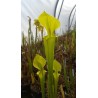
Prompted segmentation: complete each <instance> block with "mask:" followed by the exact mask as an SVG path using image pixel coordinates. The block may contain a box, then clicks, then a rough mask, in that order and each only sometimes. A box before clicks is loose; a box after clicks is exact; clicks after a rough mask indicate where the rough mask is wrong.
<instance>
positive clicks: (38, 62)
mask: <svg viewBox="0 0 98 98" xmlns="http://www.w3.org/2000/svg"><path fill="white" fill-rule="evenodd" d="M45 64H46V60H45V59H44V58H43V57H42V56H40V55H39V54H36V56H35V58H34V60H33V66H34V67H35V68H37V69H38V70H42V69H43V67H44V66H45Z"/></svg>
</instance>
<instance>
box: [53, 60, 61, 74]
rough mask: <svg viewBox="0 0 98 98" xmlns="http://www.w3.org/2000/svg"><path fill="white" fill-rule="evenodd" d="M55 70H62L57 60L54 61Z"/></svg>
mask: <svg viewBox="0 0 98 98" xmlns="http://www.w3.org/2000/svg"><path fill="white" fill-rule="evenodd" d="M53 70H54V71H55V72H61V64H60V63H59V62H58V61H57V60H54V61H53Z"/></svg>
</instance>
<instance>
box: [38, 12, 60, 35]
mask: <svg viewBox="0 0 98 98" xmlns="http://www.w3.org/2000/svg"><path fill="white" fill-rule="evenodd" d="M38 20H39V22H40V23H41V24H42V25H43V26H44V27H45V28H46V30H47V32H48V35H49V36H51V35H54V31H55V30H56V29H57V28H58V27H59V26H60V22H59V20H58V19H56V18H54V17H53V16H51V15H49V14H47V13H46V12H45V11H44V12H43V13H42V14H41V15H40V16H39V18H38Z"/></svg>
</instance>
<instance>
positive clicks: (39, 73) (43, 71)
mask: <svg viewBox="0 0 98 98" xmlns="http://www.w3.org/2000/svg"><path fill="white" fill-rule="evenodd" d="M46 72H47V71H46V70H41V71H38V72H37V75H38V76H39V78H40V79H42V77H44V76H45V73H46Z"/></svg>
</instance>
